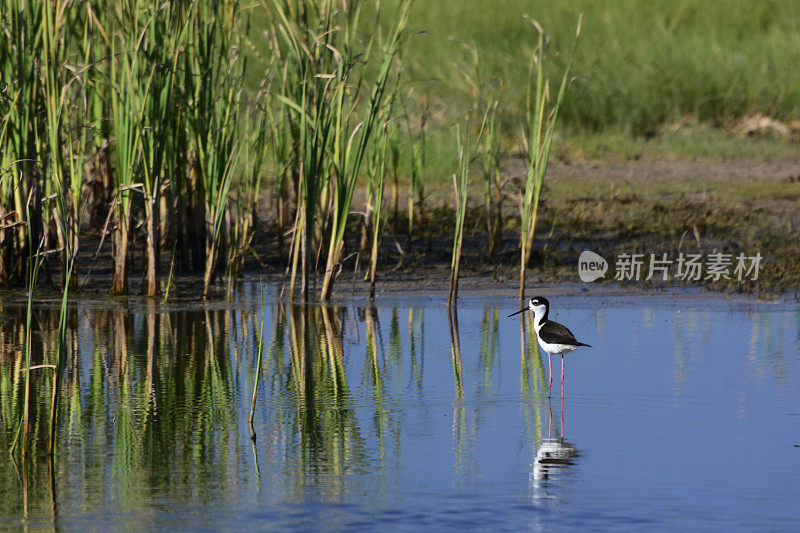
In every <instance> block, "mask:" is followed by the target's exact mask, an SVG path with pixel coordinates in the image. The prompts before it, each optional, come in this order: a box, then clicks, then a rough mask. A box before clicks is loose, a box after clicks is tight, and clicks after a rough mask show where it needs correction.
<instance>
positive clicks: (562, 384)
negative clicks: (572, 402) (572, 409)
mask: <svg viewBox="0 0 800 533" xmlns="http://www.w3.org/2000/svg"><path fill="white" fill-rule="evenodd" d="M561 399H562V400H563V399H564V354H561Z"/></svg>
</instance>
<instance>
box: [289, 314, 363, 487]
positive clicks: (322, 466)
mask: <svg viewBox="0 0 800 533" xmlns="http://www.w3.org/2000/svg"><path fill="white" fill-rule="evenodd" d="M287 305H289V306H290V308H291V310H290V312H289V315H290V320H289V328H290V333H291V338H292V343H291V350H290V351H291V360H292V363H291V364H292V373H293V374H294V375H293V379H292V383H293V384H294V387H295V398H296V409H295V416H296V422H295V423H292V424H291V425H290V426H289V427H287V430H288V429H291V430H296V431H297V434H298V437H299V441H300V442H299V445H300V446H299V453H300V456H299V460H300V469H299V471H298V472H297V476H298V477H297V479H296V490H297V491H298V496H300V495H301V494H302V489H303V488H304V487H306V486H309V485H314V486H323V487H324V488H325V489H326V491H327V495H328V496H329V497H338V495H339V494H340V493H341V492H342V491H343V490H344V476H345V473H346V472H347V471H348V470H349V469H350V468H351V466H352V465H353V464H354V463H357V462H358V461H359V459H360V458H361V457H363V455H364V453H365V452H364V446H363V442H362V439H361V436H360V431H359V428H358V425H357V423H356V419H355V416H354V414H353V411H352V408H351V407H350V393H349V389H348V385H347V380H346V377H345V373H344V367H343V364H342V358H343V351H344V345H343V326H342V324H343V320H342V315H341V313H343V312H344V310H339V309H335V308H332V307H325V306H323V307H318V306H309V307H301V306H295V305H291V304H287Z"/></svg>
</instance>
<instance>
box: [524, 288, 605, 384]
mask: <svg viewBox="0 0 800 533" xmlns="http://www.w3.org/2000/svg"><path fill="white" fill-rule="evenodd" d="M525 311H533V315H534V322H533V327H534V329H535V330H536V338H537V339H538V340H539V346H541V347H542V349H543V350H544V351H545V352H547V366H548V367H549V369H550V385H551V386H552V385H553V365H552V363H551V361H550V356H551V355H552V354H555V355H560V356H561V397H562V398H563V397H564V354H566V353H569V352H571V351H572V350H574V349H575V348H577V347H578V346H588V347H590V348H591V346H590V345H588V344H586V343H583V342H578V341H577V340H576V339H575V335H573V334H572V332H571V331H570V330H569V328H567V327H566V326H564V325H561V324H559V323H558V322H553V321H552V320H548V319H547V315H548V313H549V312H550V302H548V301H547V298H544V297H542V296H536V297H535V298H531V299H530V300H528V306H527V307H525V308H523V309H520V310H519V311H517V312H516V313H511V314H510V315H508V316H509V317H512V316H514V315H518V314H520V313H524V312H525ZM547 395H548V396H549V395H550V391H549V390H548V393H547Z"/></svg>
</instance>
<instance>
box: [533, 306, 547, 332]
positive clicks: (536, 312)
mask: <svg viewBox="0 0 800 533" xmlns="http://www.w3.org/2000/svg"><path fill="white" fill-rule="evenodd" d="M546 314H547V308H546V307H545V306H543V305H539V306H537V307H534V308H533V327H534V329H535V330H536V333H539V330H540V329H542V326H543V325H544V322H545V320H544V316H545V315H546Z"/></svg>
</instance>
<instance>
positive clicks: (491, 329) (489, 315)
mask: <svg viewBox="0 0 800 533" xmlns="http://www.w3.org/2000/svg"><path fill="white" fill-rule="evenodd" d="M499 349H500V311H499V309H497V308H496V307H495V308H494V309H491V310H490V309H489V308H488V307H487V308H486V309H484V310H483V317H482V318H481V345H480V350H479V351H478V362H479V364H480V367H481V368H482V369H483V388H484V389H486V390H491V389H492V369H493V368H494V356H495V354H496V353H499Z"/></svg>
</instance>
